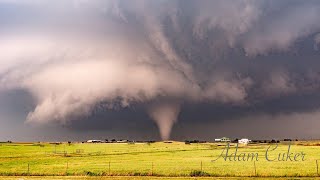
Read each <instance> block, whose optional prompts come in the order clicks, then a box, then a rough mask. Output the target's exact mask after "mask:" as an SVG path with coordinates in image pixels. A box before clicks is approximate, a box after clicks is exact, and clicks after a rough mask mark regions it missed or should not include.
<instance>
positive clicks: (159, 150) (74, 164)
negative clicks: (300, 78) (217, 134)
mask: <svg viewBox="0 0 320 180" xmlns="http://www.w3.org/2000/svg"><path fill="white" fill-rule="evenodd" d="M225 145H226V144H217V143H195V144H185V143H184V142H172V143H165V142H156V143H134V144H132V143H98V144H89V143H83V144H82V143H71V144H70V145H69V144H68V143H63V144H59V145H56V144H49V143H1V144H0V176H82V177H83V176H85V177H89V176H113V177H114V176H148V177H150V176H153V177H156V176H157V177H160V178H163V177H194V176H205V177H224V176H225V177H317V176H318V173H317V163H316V160H318V159H320V146H319V143H317V142H294V144H292V145H291V146H290V153H293V155H292V156H291V159H293V161H290V159H287V158H286V154H284V156H283V157H284V160H287V161H272V162H269V161H267V160H266V158H265V153H266V150H267V149H268V147H269V146H270V144H249V145H248V146H243V145H242V146H239V148H238V152H237V156H236V159H234V156H232V158H230V159H229V158H228V159H227V161H225V159H223V158H222V157H220V158H219V159H218V160H216V161H212V160H214V159H216V158H218V157H219V156H220V155H221V153H222V151H223V149H224V148H226V147H225ZM235 147H236V144H230V149H229V152H228V153H229V154H231V153H234V152H235ZM274 147H275V145H273V146H272V147H271V148H270V151H269V159H275V158H277V157H278V154H279V153H281V157H282V155H283V153H287V152H288V147H289V145H288V143H281V144H279V146H278V147H277V149H275V150H273V151H271V150H272V149H273V148H274ZM224 153H226V151H224ZM241 153H242V155H243V156H244V155H247V154H251V153H258V155H259V156H258V160H257V159H256V158H253V159H254V160H252V158H248V159H245V161H243V156H240V158H239V157H238V156H239V155H240V154H241ZM243 153H246V154H243ZM301 153H303V154H305V156H304V161H302V159H301V158H302V156H301ZM295 154H300V156H297V158H296V160H298V161H294V157H293V156H294V155H295ZM239 159H240V160H242V161H238V160H239ZM235 160H236V161H235ZM319 165H320V161H319ZM8 178H10V177H8Z"/></svg>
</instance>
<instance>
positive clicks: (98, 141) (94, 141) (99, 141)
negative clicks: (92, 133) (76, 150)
mask: <svg viewBox="0 0 320 180" xmlns="http://www.w3.org/2000/svg"><path fill="white" fill-rule="evenodd" d="M87 143H102V141H101V140H88V141H87Z"/></svg>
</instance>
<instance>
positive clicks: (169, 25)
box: [0, 0, 320, 141]
mask: <svg viewBox="0 0 320 180" xmlns="http://www.w3.org/2000/svg"><path fill="white" fill-rule="evenodd" d="M319 17H320V2H319V1H311V0H310V1H300V0H297V1H295V0H283V1H277V0H271V1H270V0H269V1H261V0H259V1H258V0H237V1H231V0H230V1H228V0H227V1H225V0H203V1H196V0H155V1H147V0H131V1H128V0H108V1H103V0H90V1H89V0H88V1H87V0H73V1H67V0H65V1H64V0H59V1H49V0H25V1H15V0H0V27H1V28H0V49H1V51H0V123H1V126H0V140H3V141H4V140H8V139H10V140H17V141H44V140H50V141H56V140H57V141H58V140H85V139H92V138H94V139H98V138H99V139H104V138H109V139H112V138H126V139H140V140H150V139H152V140H160V139H176V140H185V139H204V140H212V139H213V138H215V137H220V136H230V137H248V138H253V139H258V138H319V136H320V132H319V131H317V129H318V128H319V126H320V120H318V118H320V117H319V115H320V101H319V100H320V95H319V94H318V92H319V90H320V62H319V60H320V51H319V49H320V18H319Z"/></svg>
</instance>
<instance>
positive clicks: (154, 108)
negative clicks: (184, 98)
mask: <svg viewBox="0 0 320 180" xmlns="http://www.w3.org/2000/svg"><path fill="white" fill-rule="evenodd" d="M179 112H180V105H179V104H178V103H175V102H161V103H156V104H153V105H151V107H150V108H149V109H148V113H149V116H150V117H151V118H152V119H153V120H154V121H155V122H156V124H157V126H158V128H159V132H160V136H161V139H162V140H169V139H170V134H171V130H172V127H173V125H174V124H175V123H176V122H177V120H178V115H179Z"/></svg>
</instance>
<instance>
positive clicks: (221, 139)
mask: <svg viewBox="0 0 320 180" xmlns="http://www.w3.org/2000/svg"><path fill="white" fill-rule="evenodd" d="M214 141H215V142H230V139H229V138H227V137H222V138H220V139H215V140H214Z"/></svg>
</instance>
